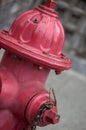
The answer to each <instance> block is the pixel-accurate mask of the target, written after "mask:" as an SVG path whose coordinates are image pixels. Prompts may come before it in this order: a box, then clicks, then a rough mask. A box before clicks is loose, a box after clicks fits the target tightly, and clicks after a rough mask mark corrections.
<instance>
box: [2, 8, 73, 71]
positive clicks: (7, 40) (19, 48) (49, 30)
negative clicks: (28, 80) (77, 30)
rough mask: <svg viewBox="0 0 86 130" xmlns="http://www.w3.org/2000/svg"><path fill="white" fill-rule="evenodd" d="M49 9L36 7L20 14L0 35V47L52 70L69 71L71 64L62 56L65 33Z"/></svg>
mask: <svg viewBox="0 0 86 130" xmlns="http://www.w3.org/2000/svg"><path fill="white" fill-rule="evenodd" d="M52 7H53V5H51V7H47V6H39V7H38V8H35V9H34V10H31V11H26V12H25V13H23V14H22V15H20V16H19V17H18V18H17V19H16V20H15V21H14V22H13V24H12V26H11V28H10V30H9V31H8V32H6V31H1V32H0V45H1V46H2V47H3V48H5V49H10V50H12V51H14V52H15V53H16V54H19V55H21V56H23V57H25V58H28V59H30V60H32V61H36V62H37V63H38V64H41V65H45V66H48V67H50V68H52V69H56V70H58V68H59V69H60V70H65V69H69V68H70V66H71V61H70V60H69V59H68V58H66V57H65V56H64V55H63V54H62V49H63V46H64V39H65V36H64V30H63V27H62V24H61V23H60V21H59V18H58V14H57V13H56V12H55V10H54V9H53V8H52Z"/></svg>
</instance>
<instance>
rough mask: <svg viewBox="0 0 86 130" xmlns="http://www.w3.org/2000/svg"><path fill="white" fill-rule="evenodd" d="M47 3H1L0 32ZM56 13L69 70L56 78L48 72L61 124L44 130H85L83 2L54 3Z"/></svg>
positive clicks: (18, 0)
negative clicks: (70, 65) (62, 29)
mask: <svg viewBox="0 0 86 130" xmlns="http://www.w3.org/2000/svg"><path fill="white" fill-rule="evenodd" d="M45 1H46V0H0V29H7V30H8V29H9V27H10V25H11V24H12V22H13V21H14V19H15V18H16V17H17V16H18V15H19V14H21V13H22V12H24V11H26V10H28V9H33V8H34V7H35V6H37V5H39V4H44V3H45ZM56 11H57V12H58V13H59V18H60V20H61V22H62V24H63V26H64V30H65V34H66V42H65V46H64V53H66V54H67V56H68V57H70V58H71V60H72V63H73V65H72V69H71V70H70V71H67V72H66V71H65V72H63V73H62V74H61V75H60V76H55V74H54V72H53V71H51V73H50V76H49V78H48V81H47V83H46V87H47V88H48V89H49V87H52V86H53V87H54V89H55V92H56V95H57V98H58V107H59V113H60V115H61V121H60V123H59V124H58V125H55V126H49V127H46V128H43V129H45V130H49V129H50V130H51V129H54V130H57V129H59V130H86V0H57V7H56ZM0 56H2V52H0Z"/></svg>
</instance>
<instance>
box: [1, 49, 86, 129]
mask: <svg viewBox="0 0 86 130" xmlns="http://www.w3.org/2000/svg"><path fill="white" fill-rule="evenodd" d="M2 53H3V50H1V51H0V59H1V57H2ZM51 87H52V88H54V90H55V93H56V98H57V102H58V109H59V114H60V116H61V119H60V122H59V124H57V125H50V126H47V127H45V128H37V129H38V130H42V129H44V130H52V129H53V130H86V76H85V75H81V74H80V73H77V72H75V71H74V70H69V71H64V72H63V73H62V74H60V75H58V76H57V75H55V73H54V71H51V72H50V75H49V77H48V80H47V83H46V88H47V90H49V88H51Z"/></svg>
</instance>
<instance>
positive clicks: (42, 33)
mask: <svg viewBox="0 0 86 130" xmlns="http://www.w3.org/2000/svg"><path fill="white" fill-rule="evenodd" d="M54 7H55V3H54V2H51V1H47V3H46V5H45V6H39V7H37V8H35V9H34V10H31V11H27V12H25V13H24V14H22V15H21V16H19V17H18V18H17V19H16V20H15V21H14V23H13V24H12V26H11V28H10V30H9V31H5V30H1V31H0V46H1V48H4V49H6V52H5V54H4V56H3V58H2V61H1V64H0V130H2V129H3V130H24V129H27V128H28V129H31V128H32V126H33V125H34V123H35V121H37V122H36V125H37V126H45V125H48V124H56V123H58V122H59V118H60V116H59V115H58V110H57V106H56V103H55V102H56V101H55V99H50V93H49V92H48V91H46V90H45V88H44V86H45V82H46V79H47V77H48V74H49V71H50V69H54V70H55V72H56V73H57V74H59V73H60V72H61V71H63V70H67V69H69V68H70V67H71V61H70V60H69V59H68V58H66V56H64V55H63V54H62V49H63V45H64V30H63V27H62V25H61V23H60V21H59V18H58V15H57V13H56V12H55V11H54V9H53V8H54ZM46 103H47V105H48V106H47V105H46ZM49 103H50V104H51V105H50V107H49ZM40 113H41V114H40ZM38 115H40V121H38V120H37V119H38ZM5 117H6V118H5ZM1 122H2V125H1ZM8 124H9V125H8Z"/></svg>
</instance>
